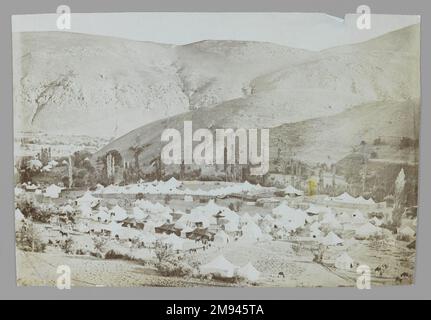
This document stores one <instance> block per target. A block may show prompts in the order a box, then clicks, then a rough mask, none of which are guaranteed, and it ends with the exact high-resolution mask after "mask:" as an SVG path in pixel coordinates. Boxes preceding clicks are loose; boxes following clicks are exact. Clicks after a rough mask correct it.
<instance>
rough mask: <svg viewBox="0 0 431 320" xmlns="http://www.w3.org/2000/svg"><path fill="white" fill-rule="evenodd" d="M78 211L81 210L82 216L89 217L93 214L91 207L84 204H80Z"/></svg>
mask: <svg viewBox="0 0 431 320" xmlns="http://www.w3.org/2000/svg"><path fill="white" fill-rule="evenodd" d="M79 211H80V212H81V216H82V217H84V218H90V217H91V215H92V214H93V210H92V209H91V207H89V206H85V205H82V206H80V207H79Z"/></svg>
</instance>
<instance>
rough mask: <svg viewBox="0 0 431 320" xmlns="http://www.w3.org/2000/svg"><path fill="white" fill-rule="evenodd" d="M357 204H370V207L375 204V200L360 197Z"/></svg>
mask: <svg viewBox="0 0 431 320" xmlns="http://www.w3.org/2000/svg"><path fill="white" fill-rule="evenodd" d="M356 203H358V204H368V205H371V204H375V202H374V200H373V199H372V198H370V199H368V200H367V199H365V198H364V197H362V196H360V197H359V198H356Z"/></svg>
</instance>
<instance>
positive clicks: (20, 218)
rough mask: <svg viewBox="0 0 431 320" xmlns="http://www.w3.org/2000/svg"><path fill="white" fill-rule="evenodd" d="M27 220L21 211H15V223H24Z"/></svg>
mask: <svg viewBox="0 0 431 320" xmlns="http://www.w3.org/2000/svg"><path fill="white" fill-rule="evenodd" d="M23 220H25V217H24V215H23V214H22V212H21V210H20V209H16V210H15V221H23Z"/></svg>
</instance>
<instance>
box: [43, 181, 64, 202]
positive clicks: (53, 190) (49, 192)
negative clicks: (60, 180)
mask: <svg viewBox="0 0 431 320" xmlns="http://www.w3.org/2000/svg"><path fill="white" fill-rule="evenodd" d="M61 190H62V189H61V188H60V187H59V186H56V185H55V184H52V185H50V186H49V187H47V188H46V190H45V197H47V198H53V199H57V198H58V197H59V196H60V193H61Z"/></svg>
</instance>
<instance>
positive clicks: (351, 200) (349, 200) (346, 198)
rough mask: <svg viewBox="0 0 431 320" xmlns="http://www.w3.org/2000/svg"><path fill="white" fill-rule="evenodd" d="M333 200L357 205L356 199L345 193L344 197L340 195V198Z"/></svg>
mask: <svg viewBox="0 0 431 320" xmlns="http://www.w3.org/2000/svg"><path fill="white" fill-rule="evenodd" d="M333 200H335V201H338V202H344V203H357V202H356V198H355V197H352V196H351V195H350V194H348V193H347V192H345V193H343V194H342V195H340V196H338V197H335V198H333Z"/></svg>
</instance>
